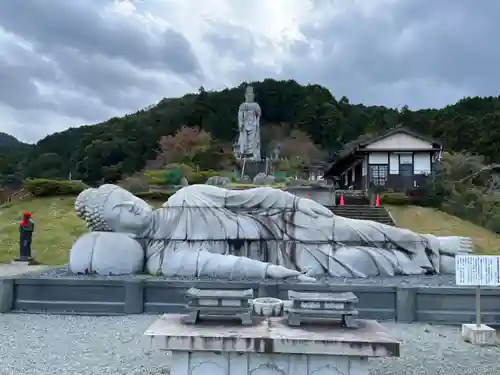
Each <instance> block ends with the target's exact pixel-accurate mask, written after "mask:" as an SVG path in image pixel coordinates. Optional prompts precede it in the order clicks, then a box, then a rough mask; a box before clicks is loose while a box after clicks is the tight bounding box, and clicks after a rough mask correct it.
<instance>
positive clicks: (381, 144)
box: [366, 133, 432, 150]
mask: <svg viewBox="0 0 500 375" xmlns="http://www.w3.org/2000/svg"><path fill="white" fill-rule="evenodd" d="M366 149H368V150H377V149H378V150H387V149H398V150H430V149H432V143H429V142H427V141H424V140H422V139H420V138H415V137H412V136H411V135H408V134H405V133H396V134H393V135H391V136H389V137H387V138H383V139H381V140H379V141H376V142H373V143H371V144H369V145H368V146H366Z"/></svg>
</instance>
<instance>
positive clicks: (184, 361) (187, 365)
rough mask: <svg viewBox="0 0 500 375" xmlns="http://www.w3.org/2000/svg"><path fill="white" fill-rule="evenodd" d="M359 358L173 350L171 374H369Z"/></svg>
mask: <svg viewBox="0 0 500 375" xmlns="http://www.w3.org/2000/svg"><path fill="white" fill-rule="evenodd" d="M368 370H369V368H368V361H367V359H366V358H362V357H345V356H332V355H301V354H259V353H235V352H230V353H227V352H226V353H213V352H187V351H185V352H184V351H173V352H172V367H171V372H170V374H171V375H368Z"/></svg>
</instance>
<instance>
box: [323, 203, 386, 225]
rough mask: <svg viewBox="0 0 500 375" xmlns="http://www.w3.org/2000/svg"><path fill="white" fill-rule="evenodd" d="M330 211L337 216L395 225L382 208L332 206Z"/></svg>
mask: <svg viewBox="0 0 500 375" xmlns="http://www.w3.org/2000/svg"><path fill="white" fill-rule="evenodd" d="M329 208H330V210H331V211H332V212H333V213H334V214H335V215H338V216H343V217H347V218H350V219H358V220H372V221H377V222H379V223H381V224H386V225H393V226H394V225H395V223H394V221H393V220H392V218H391V216H390V215H389V212H388V211H387V210H386V209H385V208H384V207H380V206H379V207H374V206H333V207H329Z"/></svg>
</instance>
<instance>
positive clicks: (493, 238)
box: [386, 206, 500, 255]
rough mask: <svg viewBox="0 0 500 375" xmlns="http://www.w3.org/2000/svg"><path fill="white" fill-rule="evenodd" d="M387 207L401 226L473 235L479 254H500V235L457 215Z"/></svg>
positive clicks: (429, 231)
mask: <svg viewBox="0 0 500 375" xmlns="http://www.w3.org/2000/svg"><path fill="white" fill-rule="evenodd" d="M386 208H388V209H389V211H390V213H391V215H392V216H393V218H394V220H395V221H396V223H397V224H398V225H399V226H400V227H403V228H408V229H410V230H412V231H414V232H418V233H424V234H425V233H430V234H435V235H439V236H464V237H471V238H472V239H473V241H474V245H475V248H476V252H477V253H478V254H485V255H500V236H499V235H497V234H495V233H492V232H490V231H489V230H487V229H484V228H482V227H480V226H477V225H475V224H472V223H470V222H468V221H465V220H462V219H459V218H458V217H456V216H452V215H448V214H446V213H444V212H441V211H438V210H435V209H433V208H428V207H418V206H406V207H405V206H386Z"/></svg>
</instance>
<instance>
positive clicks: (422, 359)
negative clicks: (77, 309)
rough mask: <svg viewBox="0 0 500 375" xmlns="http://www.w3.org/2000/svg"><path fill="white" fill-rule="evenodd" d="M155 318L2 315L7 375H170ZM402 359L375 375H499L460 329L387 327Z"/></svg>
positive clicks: (490, 354) (0, 366)
mask: <svg viewBox="0 0 500 375" xmlns="http://www.w3.org/2000/svg"><path fill="white" fill-rule="evenodd" d="M155 319H157V317H156V316H147V315H134V316H125V317H86V316H57V315H50V316H46V315H20V314H7V315H0V342H1V344H0V374H1V375H20V374H23V375H35V374H36V375H42V374H43V375H52V374H54V375H56V374H57V375H66V374H67V375H80V374H81V375H84V374H85V375H90V374H92V375H94V374H95V375H109V374H113V375H118V374H127V375H138V374H142V375H157V374H168V373H169V371H168V366H169V357H168V356H167V355H166V353H165V352H160V351H159V350H158V348H157V347H155V345H152V344H151V342H150V340H149V339H147V338H145V337H143V336H142V333H143V332H144V331H145V330H146V328H147V327H148V326H149V325H150V324H151V323H152V322H153V321H154V320H155ZM384 326H386V327H387V328H388V329H389V330H390V331H392V332H393V333H394V335H395V337H397V338H398V339H401V340H402V353H401V357H400V358H395V359H392V358H391V359H382V360H371V366H372V370H371V374H372V375H498V374H500V360H499V358H500V347H483V348H481V347H475V346H472V345H469V344H466V343H464V342H462V341H461V339H460V332H459V328H458V327H449V326H431V325H427V324H411V325H406V324H396V323H384Z"/></svg>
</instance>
